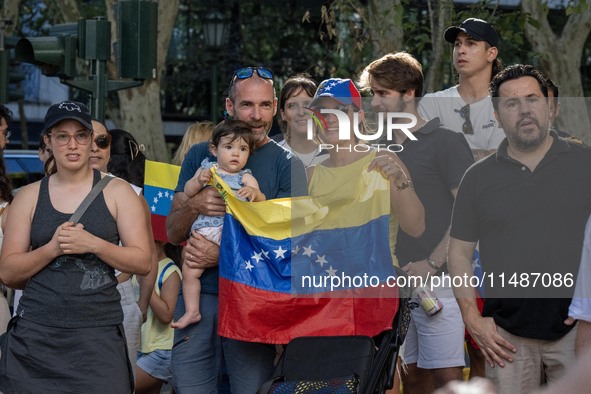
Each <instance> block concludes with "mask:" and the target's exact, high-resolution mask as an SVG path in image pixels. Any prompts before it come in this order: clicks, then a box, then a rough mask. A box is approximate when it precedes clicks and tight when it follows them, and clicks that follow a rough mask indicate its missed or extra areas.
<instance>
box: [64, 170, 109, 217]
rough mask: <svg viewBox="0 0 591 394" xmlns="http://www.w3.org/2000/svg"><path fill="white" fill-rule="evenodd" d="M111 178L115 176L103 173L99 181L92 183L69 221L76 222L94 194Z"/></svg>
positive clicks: (101, 189) (94, 196)
mask: <svg viewBox="0 0 591 394" xmlns="http://www.w3.org/2000/svg"><path fill="white" fill-rule="evenodd" d="M113 178H115V177H114V176H111V175H105V176H104V177H103V178H102V179H101V180H100V181H98V183H97V184H96V185H94V187H93V188H92V190H91V191H90V193H88V195H87V196H86V197H85V198H84V200H83V201H82V203H81V204H80V206H79V207H78V209H76V212H74V213H73V214H72V216H71V217H70V222H74V224H78V221H79V220H80V218H81V217H82V215H84V212H86V210H87V209H88V207H89V206H90V204H91V203H92V201H93V200H94V199H95V198H96V196H98V195H99V193H100V192H101V191H103V189H104V188H105V186H107V183H109V182H111V180H112V179H113Z"/></svg>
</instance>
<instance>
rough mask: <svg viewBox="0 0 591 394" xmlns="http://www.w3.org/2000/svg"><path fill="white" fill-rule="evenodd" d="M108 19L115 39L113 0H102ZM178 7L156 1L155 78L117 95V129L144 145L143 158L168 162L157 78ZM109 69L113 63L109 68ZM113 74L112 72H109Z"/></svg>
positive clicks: (174, 0)
mask: <svg viewBox="0 0 591 394" xmlns="http://www.w3.org/2000/svg"><path fill="white" fill-rule="evenodd" d="M105 1H106V3H107V10H108V11H107V14H108V19H109V20H110V21H111V23H112V26H113V30H114V31H113V33H112V40H113V41H115V40H116V38H117V34H116V22H115V19H114V9H115V8H114V7H115V4H116V0H105ZM178 9H179V1H178V0H167V1H159V2H158V42H157V54H158V55H157V62H156V69H157V74H156V78H155V79H150V80H146V81H145V82H144V85H142V86H140V87H137V88H133V89H126V90H121V91H119V92H118V97H119V121H118V122H116V123H117V124H118V125H119V127H120V128H122V129H125V130H127V131H129V132H130V133H132V134H133V135H134V136H135V137H136V139H137V140H138V142H139V143H141V144H144V145H145V147H146V151H145V152H144V153H145V154H146V157H147V158H149V159H151V160H156V161H163V162H168V161H169V159H170V158H169V156H168V152H167V150H166V144H165V140H164V129H163V124H162V114H161V110H160V80H161V78H162V75H163V72H164V68H165V66H166V55H167V53H168V44H169V42H170V38H171V36H172V30H173V27H174V23H175V21H176V16H177V13H178ZM109 68H110V69H111V71H112V70H113V68H114V66H113V64H111V65H110V67H109ZM113 75H114V73H113Z"/></svg>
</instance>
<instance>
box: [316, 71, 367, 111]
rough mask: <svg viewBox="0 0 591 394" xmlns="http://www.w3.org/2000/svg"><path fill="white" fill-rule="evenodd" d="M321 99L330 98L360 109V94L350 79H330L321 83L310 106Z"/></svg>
mask: <svg viewBox="0 0 591 394" xmlns="http://www.w3.org/2000/svg"><path fill="white" fill-rule="evenodd" d="M321 97H330V98H332V99H334V100H336V101H338V102H339V103H341V104H344V105H351V104H353V105H354V106H355V107H356V108H357V109H361V94H360V93H359V90H358V89H357V87H356V86H355V84H354V83H353V81H351V80H350V79H342V78H330V79H326V80H324V81H322V82H321V83H320V85H318V89H317V90H316V93H315V94H314V98H313V99H312V102H311V103H310V106H314V104H316V103H317V102H318V100H319V99H320V98H321Z"/></svg>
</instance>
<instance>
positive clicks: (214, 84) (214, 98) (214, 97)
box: [211, 65, 218, 124]
mask: <svg viewBox="0 0 591 394" xmlns="http://www.w3.org/2000/svg"><path fill="white" fill-rule="evenodd" d="M217 74H218V72H217V68H216V65H213V66H212V68H211V121H212V122H213V124H217V122H218V111H217V104H218V75H217Z"/></svg>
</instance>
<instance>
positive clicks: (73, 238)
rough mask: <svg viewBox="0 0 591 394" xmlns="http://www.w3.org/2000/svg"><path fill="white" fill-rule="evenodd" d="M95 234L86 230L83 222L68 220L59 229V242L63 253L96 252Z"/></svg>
mask: <svg viewBox="0 0 591 394" xmlns="http://www.w3.org/2000/svg"><path fill="white" fill-rule="evenodd" d="M94 239H95V236H94V235H92V234H90V233H89V232H88V231H86V230H84V225H83V224H81V223H78V224H74V223H72V222H67V223H64V224H62V225H61V226H60V227H59V229H58V231H57V242H58V243H59V248H60V250H61V253H62V254H82V253H95V252H94V251H93V247H92V245H93V241H94Z"/></svg>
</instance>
